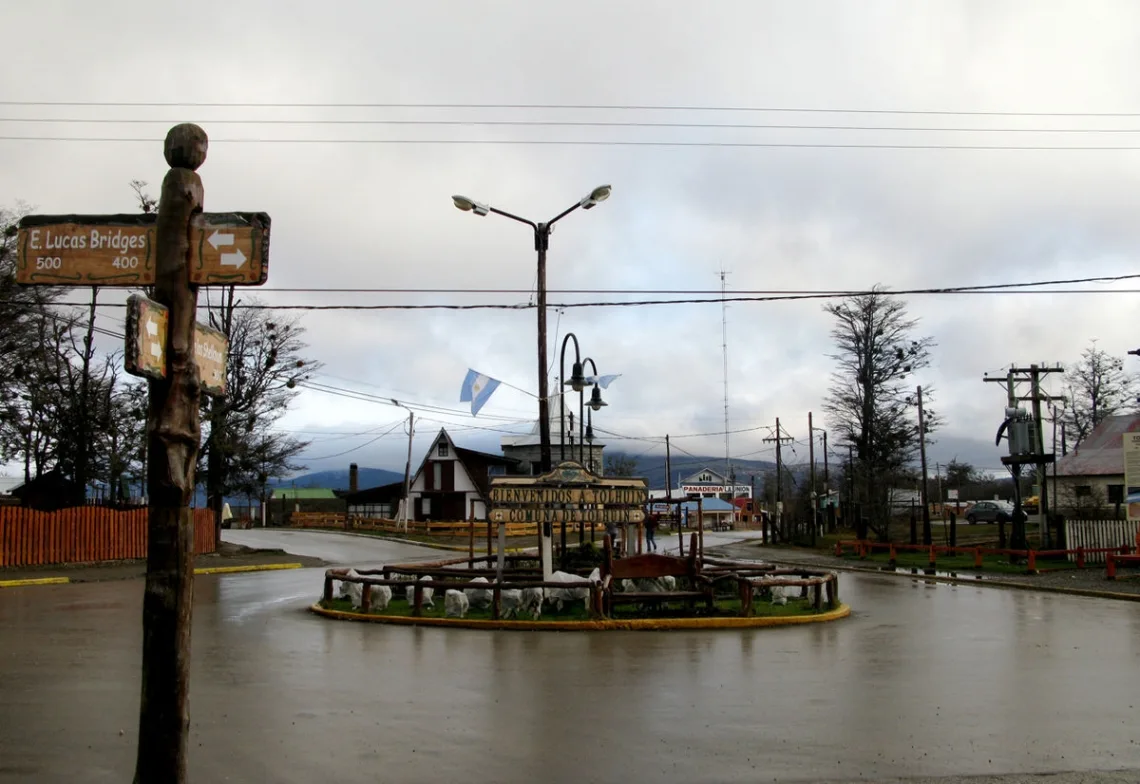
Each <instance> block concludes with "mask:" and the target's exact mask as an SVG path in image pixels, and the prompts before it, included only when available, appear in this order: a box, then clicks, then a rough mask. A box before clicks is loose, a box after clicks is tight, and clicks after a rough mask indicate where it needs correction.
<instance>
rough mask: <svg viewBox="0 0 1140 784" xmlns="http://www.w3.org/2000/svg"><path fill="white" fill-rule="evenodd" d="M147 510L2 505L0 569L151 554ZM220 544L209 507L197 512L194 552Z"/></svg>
mask: <svg viewBox="0 0 1140 784" xmlns="http://www.w3.org/2000/svg"><path fill="white" fill-rule="evenodd" d="M146 544H147V510H146V509H129V510H118V509H108V508H106V507H100V506H80V507H73V508H71V509H60V510H57V511H54V512H39V511H36V510H34V509H25V508H23V507H19V506H7V507H0V567H3V566H40V565H45V564H63V563H92V562H96V561H120V560H128V559H133V558H146ZM216 548H217V544H216V542H215V539H214V522H213V518H212V517H211V515H210V510H208V509H195V510H194V552H195V553H212V552H214V550H215V549H216Z"/></svg>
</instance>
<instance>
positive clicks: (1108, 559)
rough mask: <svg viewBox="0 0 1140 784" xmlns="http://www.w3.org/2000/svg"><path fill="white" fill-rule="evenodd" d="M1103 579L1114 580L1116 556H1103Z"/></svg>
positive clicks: (1109, 554)
mask: <svg viewBox="0 0 1140 784" xmlns="http://www.w3.org/2000/svg"><path fill="white" fill-rule="evenodd" d="M1104 578H1105V579H1106V580H1115V579H1116V556H1115V555H1114V554H1113V553H1105V554H1104Z"/></svg>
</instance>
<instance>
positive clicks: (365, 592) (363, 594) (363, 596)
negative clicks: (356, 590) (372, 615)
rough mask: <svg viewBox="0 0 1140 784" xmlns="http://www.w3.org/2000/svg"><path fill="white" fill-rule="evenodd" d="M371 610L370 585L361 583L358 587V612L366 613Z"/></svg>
mask: <svg viewBox="0 0 1140 784" xmlns="http://www.w3.org/2000/svg"><path fill="white" fill-rule="evenodd" d="M371 609H372V584H371V583H361V585H360V611H361V612H362V613H366V612H368V611H369V610H371Z"/></svg>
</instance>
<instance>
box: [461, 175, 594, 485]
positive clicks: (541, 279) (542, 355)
mask: <svg viewBox="0 0 1140 784" xmlns="http://www.w3.org/2000/svg"><path fill="white" fill-rule="evenodd" d="M611 190H612V188H611V187H610V186H609V185H599V186H598V187H597V188H594V190H592V191H590V194H589V195H588V196H586V197H584V198H583V199H581V200H580V201H578V202H577V203H576V204H573V205H571V206H570V207H567V208H566V209H565V210H563V211H562V212H560V213H558V214H557V215H555V216H554V217H553V218H551V219H550V220H548V221H546V222H545V223H535V222H534V221H532V220H528V219H527V218H520V217H519V216H518V215H514V214H512V213H509V212H507V211H505V210H500V209H498V208H496V207H492V206H490V205H488V204H482V203H480V202H477V201H474V200H473V199H469V198H467V197H466V196H452V197H451V201H452V202H453V203H454V204H455V206H456V208H458V209H460V210H463V211H464V212H473V213H475V214H476V215H479V216H484V215H487V214H489V213H492V212H493V213H495V214H496V215H502V216H503V217H504V218H510V219H511V220H514V221H518V222H519V223H525V224H526V225H527V226H530V227H531V229H533V230H534V249H535V252H536V253H537V254H538V274H537V284H536V285H537V288H538V296H537V299H538V301H537V303H536V306H537V308H538V440H539V460H540V461H541V464H542V466H541V471H542V473H544V474H545V473H547V472H548V471H550V468H551V459H550V399H549V388H548V386H547V378H546V367H547V365H546V250H547V248H548V247H549V246H550V230H551V228H552V227H553V226H554V224H555V223H557V222H558V221H560V220H562V219H563V218H565V217H566V216H567V215H569V214H570V213H572V212H573V211H574V210H576V209H578V208H579V207H581V208H582V209H584V210H589V209H593V208H594V207H596V206H597V205H598V204H599V203H600V202H603V201H605V200H606V199H608V198H609V197H610V191H611Z"/></svg>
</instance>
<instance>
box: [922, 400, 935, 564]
mask: <svg viewBox="0 0 1140 784" xmlns="http://www.w3.org/2000/svg"><path fill="white" fill-rule="evenodd" d="M918 453H919V458H920V460H921V462H922V543H923V544H931V543H932V542H933V539H934V535H933V534H932V533H931V530H930V498H929V491H928V489H927V478H926V418H925V416H924V413H923V410H922V387H921V386H920V387H919V388H918Z"/></svg>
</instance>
